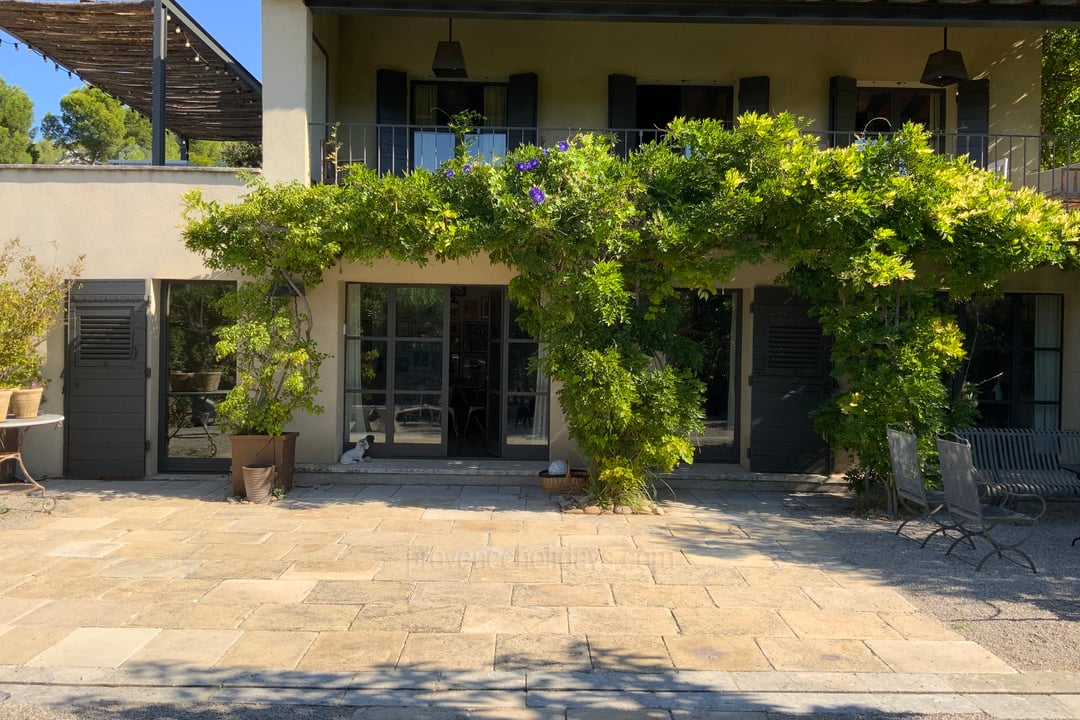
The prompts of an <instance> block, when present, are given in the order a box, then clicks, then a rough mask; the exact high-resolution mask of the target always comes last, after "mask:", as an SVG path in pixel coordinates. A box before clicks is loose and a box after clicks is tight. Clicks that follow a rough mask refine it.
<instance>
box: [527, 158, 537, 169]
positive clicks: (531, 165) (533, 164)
mask: <svg viewBox="0 0 1080 720" xmlns="http://www.w3.org/2000/svg"><path fill="white" fill-rule="evenodd" d="M538 167H540V160H539V159H537V158H532V159H531V160H529V162H527V163H525V169H526V170H535V169H536V168H538Z"/></svg>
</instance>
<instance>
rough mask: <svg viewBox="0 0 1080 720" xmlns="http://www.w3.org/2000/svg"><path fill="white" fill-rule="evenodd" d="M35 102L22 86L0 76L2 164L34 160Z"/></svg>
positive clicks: (0, 153) (0, 144) (0, 152)
mask: <svg viewBox="0 0 1080 720" xmlns="http://www.w3.org/2000/svg"><path fill="white" fill-rule="evenodd" d="M33 123H34V104H33V102H31V101H30V96H29V95H27V94H26V92H25V91H23V89H22V88H20V87H17V86H15V85H8V84H7V83H5V82H4V79H3V78H0V164H5V163H29V162H30V161H31V160H32V157H31V154H30V147H31V144H32V135H31V129H30V128H31V126H32V125H33Z"/></svg>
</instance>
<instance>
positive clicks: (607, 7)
mask: <svg viewBox="0 0 1080 720" xmlns="http://www.w3.org/2000/svg"><path fill="white" fill-rule="evenodd" d="M305 2H306V3H307V6H308V7H309V8H310V9H311V11H312V12H315V13H327V14H366V15H398V16H417V17H455V18H459V17H464V18H492V19H504V18H505V19H529V20H607V21H645V22H717V23H737V22H743V23H790V22H799V23H834V24H857V25H943V24H948V25H975V26H977V25H999V24H1010V25H1038V26H1041V27H1049V26H1059V25H1075V24H1080V0H651V1H650V0H305Z"/></svg>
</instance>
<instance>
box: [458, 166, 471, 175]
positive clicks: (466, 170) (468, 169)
mask: <svg viewBox="0 0 1080 720" xmlns="http://www.w3.org/2000/svg"><path fill="white" fill-rule="evenodd" d="M470 172H472V165H466V166H465V167H463V168H461V174H462V175H468V174H469V173H470Z"/></svg>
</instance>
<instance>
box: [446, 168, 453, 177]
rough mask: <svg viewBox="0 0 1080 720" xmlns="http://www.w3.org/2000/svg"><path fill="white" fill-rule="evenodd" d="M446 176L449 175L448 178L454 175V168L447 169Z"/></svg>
mask: <svg viewBox="0 0 1080 720" xmlns="http://www.w3.org/2000/svg"><path fill="white" fill-rule="evenodd" d="M446 177H448V178H452V177H454V171H453V170H447V171H446Z"/></svg>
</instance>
